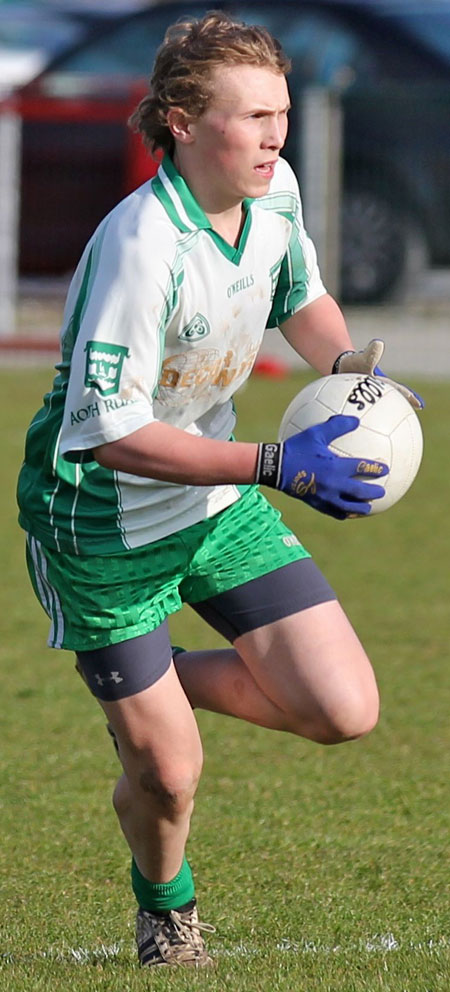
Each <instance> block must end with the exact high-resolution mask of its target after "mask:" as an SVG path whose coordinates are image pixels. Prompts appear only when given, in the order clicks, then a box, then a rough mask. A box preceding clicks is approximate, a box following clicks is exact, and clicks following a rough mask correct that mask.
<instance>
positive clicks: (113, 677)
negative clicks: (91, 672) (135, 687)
mask: <svg viewBox="0 0 450 992" xmlns="http://www.w3.org/2000/svg"><path fill="white" fill-rule="evenodd" d="M95 678H96V679H97V685H104V684H105V682H115V684H116V685H118V684H119V682H123V678H122V676H121V675H119V672H110V674H109V675H104V676H102V675H99V673H98V672H96V673H95Z"/></svg>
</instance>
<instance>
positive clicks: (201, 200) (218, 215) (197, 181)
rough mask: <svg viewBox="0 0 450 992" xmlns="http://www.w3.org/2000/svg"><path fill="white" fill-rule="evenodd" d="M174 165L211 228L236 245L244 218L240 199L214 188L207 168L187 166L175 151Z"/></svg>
mask: <svg viewBox="0 0 450 992" xmlns="http://www.w3.org/2000/svg"><path fill="white" fill-rule="evenodd" d="M174 165H175V167H176V168H177V169H178V172H179V173H180V175H182V176H183V179H184V180H185V182H186V183H187V185H188V186H189V189H190V191H191V193H192V195H193V196H194V197H195V199H196V200H197V203H198V205H199V206H200V207H201V208H202V210H203V212H204V213H205V214H206V217H207V218H208V220H209V221H211V225H212V227H213V230H214V231H216V232H217V234H220V236H221V237H222V238H223V239H224V240H225V241H227V242H228V243H229V244H230V245H233V247H236V246H237V244H238V243H239V238H240V235H241V231H242V228H243V225H244V220H245V213H244V209H243V205H242V201H240V200H239V201H237V202H236V200H234V199H230V197H229V194H228V196H227V195H225V194H224V192H223V191H221V190H218V189H216V188H215V187H214V186H213V185H212V184H211V178H210V175H209V174H208V170H207V169H205V170H203V172H202V170H201V169H199V168H198V167H196V168H189V163H187V162H185V161H183V162H181V161H180V159H179V157H178V155H177V154H176V153H175V155H174Z"/></svg>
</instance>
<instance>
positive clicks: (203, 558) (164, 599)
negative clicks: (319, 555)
mask: <svg viewBox="0 0 450 992" xmlns="http://www.w3.org/2000/svg"><path fill="white" fill-rule="evenodd" d="M309 557H310V555H309V554H308V552H307V551H305V549H304V547H303V546H302V545H301V544H300V541H299V540H298V538H297V537H296V536H295V535H294V534H293V533H292V531H291V530H289V528H288V527H286V526H285V524H284V523H283V521H282V520H281V514H280V513H279V511H278V510H276V509H274V507H273V506H272V505H271V504H270V503H269V502H268V501H267V499H266V498H265V496H263V494H262V493H261V492H260V491H259V489H257V488H254V487H251V488H249V489H248V490H247V491H246V492H245V493H244V495H243V496H241V498H240V499H239V500H238V501H237V502H236V503H233V504H232V505H231V506H229V507H227V508H226V509H225V510H222V511H221V512H220V513H218V514H217V515H216V516H214V517H210V518H209V519H208V520H203V521H201V522H200V523H198V524H193V525H192V526H191V527H187V528H186V529H185V530H182V531H178V533H176V534H171V535H169V536H168V537H166V538H163V540H161V541H155V542H154V543H153V544H147V545H145V546H144V547H142V548H137V549H135V550H133V551H126V552H123V553H122V554H119V555H108V556H95V555H93V556H75V555H68V554H62V553H59V552H57V551H54V550H50V549H49V548H45V547H43V546H42V544H41V543H40V542H39V541H38V540H36V538H34V537H32V536H31V535H28V539H27V564H28V569H29V573H30V577H31V581H32V583H33V588H34V590H35V593H36V595H37V597H38V599H39V601H40V603H41V605H42V606H43V608H44V610H45V611H46V613H47V614H48V616H49V617H50V620H51V628H50V634H49V639H48V644H49V646H50V647H54V648H67V649H70V650H73V651H89V650H94V649H96V648H103V647H106V646H107V645H110V644H118V643H119V642H120V641H125V640H128V639H130V638H133V637H138V636H140V635H142V634H146V633H148V632H150V631H152V630H155V629H156V628H157V627H159V626H160V624H161V623H163V621H164V620H165V618H166V617H167V616H169V615H170V614H171V613H175V612H176V611H177V610H179V609H180V608H181V607H182V605H183V603H198V602H201V601H203V600H207V599H209V598H210V597H212V596H217V595H218V594H220V593H222V592H226V591H227V590H230V589H234V588H236V587H237V586H241V585H242V584H243V583H246V582H249V581H251V580H252V579H255V578H259V577H260V576H263V575H266V574H267V573H269V572H272V571H274V570H275V569H278V568H281V567H283V566H284V565H287V564H289V563H290V562H294V561H298V560H299V559H301V558H309Z"/></svg>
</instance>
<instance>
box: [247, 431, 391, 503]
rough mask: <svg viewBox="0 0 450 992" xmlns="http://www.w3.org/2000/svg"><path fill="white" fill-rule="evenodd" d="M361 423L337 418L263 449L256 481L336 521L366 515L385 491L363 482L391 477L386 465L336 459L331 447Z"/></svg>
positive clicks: (266, 445)
mask: <svg viewBox="0 0 450 992" xmlns="http://www.w3.org/2000/svg"><path fill="white" fill-rule="evenodd" d="M358 424H359V420H358V417H347V416H343V415H342V414H337V415H336V416H333V417H330V419H329V420H327V421H325V423H323V424H316V425H315V426H314V427H308V429H307V430H305V431H302V432H301V433H300V434H294V435H293V436H292V437H290V438H288V440H287V441H284V442H282V443H281V444H261V445H260V452H259V459H258V469H257V474H256V481H257V482H260V483H263V484H264V485H267V486H272V487H273V488H275V489H281V490H282V491H283V492H284V493H287V494H288V495H289V496H293V497H294V498H295V499H301V500H303V502H304V503H308V505H309V506H312V507H314V509H315V510H320V512H321V513H326V514H328V515H329V516H331V517H335V518H336V520H345V518H346V517H349V516H366V515H367V514H368V513H370V510H371V505H370V502H368V501H369V500H373V499H380V498H381V497H382V496H384V492H385V491H384V488H383V486H379V485H376V484H375V483H373V482H370V483H369V482H365V481H364V480H365V479H374V478H376V479H379V478H381V477H382V476H384V475H387V473H388V471H389V469H388V467H387V465H385V464H384V462H376V461H372V460H370V459H367V460H364V459H361V458H348V457H346V456H343V455H336V454H335V453H334V452H333V451H331V450H330V448H329V447H328V445H329V444H330V442H331V441H334V440H335V438H337V437H339V436H340V435H341V434H347V433H348V432H349V431H354V430H355V429H356V428H357V426H358Z"/></svg>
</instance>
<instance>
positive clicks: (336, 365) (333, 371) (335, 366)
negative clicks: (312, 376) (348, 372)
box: [331, 349, 356, 375]
mask: <svg viewBox="0 0 450 992" xmlns="http://www.w3.org/2000/svg"><path fill="white" fill-rule="evenodd" d="M355 354H356V352H355V351H353V350H352V349H350V351H343V352H342V353H341V354H340V355H338V357H337V358H336V361H335V362H333V367H332V369H331V375H337V373H338V372H339V366H340V364H341V359H342V358H345V356H346V355H355Z"/></svg>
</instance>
